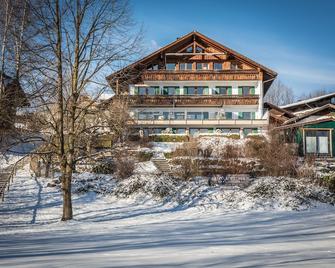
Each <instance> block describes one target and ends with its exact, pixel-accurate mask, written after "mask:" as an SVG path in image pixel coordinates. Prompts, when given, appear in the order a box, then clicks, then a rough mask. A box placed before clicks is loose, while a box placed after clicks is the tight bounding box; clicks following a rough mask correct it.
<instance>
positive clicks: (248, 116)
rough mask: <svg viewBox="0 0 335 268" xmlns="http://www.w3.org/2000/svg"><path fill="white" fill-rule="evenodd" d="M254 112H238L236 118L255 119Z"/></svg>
mask: <svg viewBox="0 0 335 268" xmlns="http://www.w3.org/2000/svg"><path fill="white" fill-rule="evenodd" d="M255 116H256V113H255V112H239V113H238V119H243V120H252V119H255Z"/></svg>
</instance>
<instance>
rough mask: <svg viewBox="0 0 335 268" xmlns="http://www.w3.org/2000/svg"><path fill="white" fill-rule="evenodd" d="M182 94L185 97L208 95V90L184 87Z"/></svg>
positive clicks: (206, 88) (205, 88) (200, 87)
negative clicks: (183, 93)
mask: <svg viewBox="0 0 335 268" xmlns="http://www.w3.org/2000/svg"><path fill="white" fill-rule="evenodd" d="M184 92H185V94H186V95H208V94H209V88H208V87H202V86H199V87H184Z"/></svg>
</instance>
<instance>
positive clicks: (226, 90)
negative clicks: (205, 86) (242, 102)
mask: <svg viewBox="0 0 335 268" xmlns="http://www.w3.org/2000/svg"><path fill="white" fill-rule="evenodd" d="M214 94H216V95H231V94H232V88H231V87H227V86H224V87H216V88H214Z"/></svg>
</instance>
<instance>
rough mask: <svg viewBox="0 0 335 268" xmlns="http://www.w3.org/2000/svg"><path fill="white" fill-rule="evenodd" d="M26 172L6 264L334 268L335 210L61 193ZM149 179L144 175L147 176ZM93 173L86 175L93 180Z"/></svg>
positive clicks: (9, 209)
mask: <svg viewBox="0 0 335 268" xmlns="http://www.w3.org/2000/svg"><path fill="white" fill-rule="evenodd" d="M28 174H29V171H28V170H27V168H26V170H22V171H19V172H18V174H17V176H16V178H15V179H14V184H13V185H12V186H11V191H10V192H9V193H8V195H7V196H6V199H5V202H3V203H0V267H261V266H267V267H269V266H270V267H333V264H334V261H335V257H334V256H335V255H334V253H335V224H334V222H335V213H334V212H335V209H334V208H333V207H331V206H325V207H323V208H321V207H318V208H317V209H316V208H314V209H310V210H304V211H283V210H276V209H274V210H267V211H253V210H227V209H224V208H222V207H217V208H216V207H213V206H211V207H208V206H201V205H196V206H178V205H177V204H176V203H175V202H162V201H161V200H156V201H155V199H153V198H149V197H148V198H146V197H145V196H132V197H131V198H125V199H121V198H116V197H115V196H113V195H105V196H103V195H97V194H95V193H93V192H88V193H86V194H81V195H76V194H75V195H74V217H75V219H74V220H73V221H70V222H66V223H64V222H60V221H59V218H60V215H61V195H60V193H59V190H58V188H57V187H46V185H47V183H48V181H46V180H45V179H42V178H39V179H35V178H31V177H29V176H28ZM143 175H144V174H143ZM86 176H87V175H86Z"/></svg>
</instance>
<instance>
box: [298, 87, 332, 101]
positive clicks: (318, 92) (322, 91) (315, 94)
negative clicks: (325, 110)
mask: <svg viewBox="0 0 335 268" xmlns="http://www.w3.org/2000/svg"><path fill="white" fill-rule="evenodd" d="M330 93H334V92H332V91H331V90H326V89H318V90H314V91H312V92H310V93H308V94H303V95H302V96H301V97H300V98H299V100H307V99H311V98H315V97H319V96H323V95H327V94H330Z"/></svg>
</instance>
